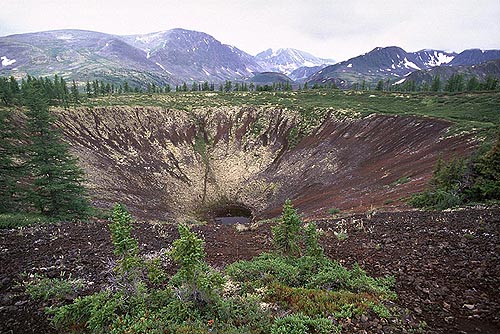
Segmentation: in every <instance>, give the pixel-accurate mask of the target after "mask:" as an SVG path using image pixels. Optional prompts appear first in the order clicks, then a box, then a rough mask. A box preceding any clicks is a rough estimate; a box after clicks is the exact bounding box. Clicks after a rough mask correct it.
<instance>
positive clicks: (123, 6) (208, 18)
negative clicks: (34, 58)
mask: <svg viewBox="0 0 500 334" xmlns="http://www.w3.org/2000/svg"><path fill="white" fill-rule="evenodd" d="M70 28H71V29H86V30H94V31H100V32H106V33H112V34H120V35H126V34H142V33H148V32H156V31H161V30H167V29H172V28H185V29H192V30H197V31H203V32H206V33H208V34H210V35H212V36H214V37H215V38H216V39H218V40H219V41H221V42H223V43H225V44H231V45H234V46H236V47H238V48H240V49H242V50H243V51H246V52H248V53H250V54H252V55H255V54H256V53H258V52H260V51H263V50H265V49H267V48H279V47H290V48H296V49H300V50H304V51H308V52H310V53H312V54H314V55H316V56H319V57H324V58H333V59H335V60H337V61H341V60H345V59H348V58H350V57H354V56H357V55H359V54H362V53H365V52H368V51H370V50H372V49H373V48H375V47H377V46H391V45H397V46H401V47H402V48H404V49H405V50H406V51H417V50H421V49H424V48H428V49H442V50H450V51H457V52H460V51H462V50H464V49H469V48H481V49H500V0H411V1H408V0H246V1H243V0H232V1H222V0H204V1H195V0H176V1H170V0H156V1H155V0H135V1H126V0H125V1H124V0H79V1H73V0H57V1H51V0H5V1H2V4H1V5H0V36H5V35H10V34H15V33H25V32H34V31H44V30H54V29H70Z"/></svg>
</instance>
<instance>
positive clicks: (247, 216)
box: [211, 204, 253, 224]
mask: <svg viewBox="0 0 500 334" xmlns="http://www.w3.org/2000/svg"><path fill="white" fill-rule="evenodd" d="M211 216H212V217H213V220H214V222H215V223H218V224H237V223H240V224H248V223H251V222H252V220H253V215H252V210H250V209H249V208H248V207H246V206H245V205H242V204H227V205H224V206H221V207H217V208H215V209H213V210H212V212H211Z"/></svg>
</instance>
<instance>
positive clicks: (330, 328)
mask: <svg viewBox="0 0 500 334" xmlns="http://www.w3.org/2000/svg"><path fill="white" fill-rule="evenodd" d="M309 333H311V334H312V333H315V334H330V333H340V328H338V327H335V326H334V325H333V324H332V322H331V321H330V320H328V319H325V318H310V317H308V316H306V315H303V314H300V313H299V314H291V315H287V316H285V317H283V318H278V319H276V320H275V321H274V324H273V326H272V327H271V334H309Z"/></svg>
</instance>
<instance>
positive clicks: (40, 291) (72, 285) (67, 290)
mask: <svg viewBox="0 0 500 334" xmlns="http://www.w3.org/2000/svg"><path fill="white" fill-rule="evenodd" d="M83 287H84V285H83V282H81V281H79V280H72V279H71V278H68V279H64V278H47V277H41V276H35V278H34V279H33V280H30V281H28V282H27V283H26V284H25V289H26V293H27V294H29V295H30V297H31V298H33V299H35V300H43V301H47V300H49V299H56V300H59V301H62V300H64V299H67V298H71V297H73V296H74V295H75V294H76V293H77V292H78V291H79V290H81V289H83Z"/></svg>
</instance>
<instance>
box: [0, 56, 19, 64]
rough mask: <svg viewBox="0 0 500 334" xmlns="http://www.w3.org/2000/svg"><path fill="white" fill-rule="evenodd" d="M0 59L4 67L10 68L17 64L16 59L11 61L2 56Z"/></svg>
mask: <svg viewBox="0 0 500 334" xmlns="http://www.w3.org/2000/svg"><path fill="white" fill-rule="evenodd" d="M0 59H1V60H2V66H10V65H12V64H14V63H15V62H16V60H15V59H9V58H7V56H2V57H0Z"/></svg>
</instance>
